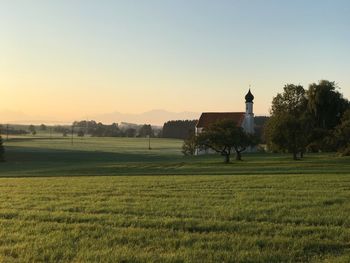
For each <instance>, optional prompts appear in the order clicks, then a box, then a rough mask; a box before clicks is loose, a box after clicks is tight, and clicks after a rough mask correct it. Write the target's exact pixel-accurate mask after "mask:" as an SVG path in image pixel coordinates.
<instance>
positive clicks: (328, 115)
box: [307, 80, 349, 129]
mask: <svg viewBox="0 0 350 263" xmlns="http://www.w3.org/2000/svg"><path fill="white" fill-rule="evenodd" d="M307 94H308V111H309V112H310V114H312V116H313V119H314V121H315V127H317V128H322V129H333V128H334V127H335V126H337V125H338V124H339V123H340V120H341V118H342V116H343V114H344V112H345V111H346V110H347V109H348V107H349V101H348V100H347V99H345V98H344V97H343V95H342V94H341V93H340V92H339V91H338V90H337V86H336V84H335V82H332V81H328V80H321V81H319V82H318V83H313V84H310V86H309V90H308V91H307Z"/></svg>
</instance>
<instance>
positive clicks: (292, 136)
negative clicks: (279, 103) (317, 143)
mask: <svg viewBox="0 0 350 263" xmlns="http://www.w3.org/2000/svg"><path fill="white" fill-rule="evenodd" d="M306 125H307V123H306V119H301V118H296V117H295V116H293V115H292V114H290V113H286V114H277V115H274V116H271V118H270V119H269V121H268V123H267V126H266V129H265V132H266V136H267V138H268V142H269V145H268V146H269V148H270V149H272V150H275V151H288V152H290V153H292V154H293V159H294V160H297V159H298V157H297V155H298V153H300V155H301V157H302V155H303V152H304V151H305V147H306V145H307V134H306V133H305V132H304V127H305V126H306Z"/></svg>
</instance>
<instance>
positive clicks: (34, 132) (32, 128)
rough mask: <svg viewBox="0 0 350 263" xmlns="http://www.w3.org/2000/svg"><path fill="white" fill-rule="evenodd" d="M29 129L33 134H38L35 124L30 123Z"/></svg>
mask: <svg viewBox="0 0 350 263" xmlns="http://www.w3.org/2000/svg"><path fill="white" fill-rule="evenodd" d="M28 130H29V132H30V133H31V134H32V135H35V134H36V130H35V126H34V125H29V127H28Z"/></svg>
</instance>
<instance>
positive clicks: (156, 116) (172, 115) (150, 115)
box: [90, 110, 200, 125]
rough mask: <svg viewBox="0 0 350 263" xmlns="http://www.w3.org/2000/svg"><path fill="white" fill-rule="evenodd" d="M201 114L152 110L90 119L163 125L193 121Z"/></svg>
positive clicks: (118, 113)
mask: <svg viewBox="0 0 350 263" xmlns="http://www.w3.org/2000/svg"><path fill="white" fill-rule="evenodd" d="M199 115H200V114H199V113H197V112H189V111H183V112H170V111H166V110H151V111H147V112H143V113H140V114H131V113H120V112H112V113H107V114H99V115H96V116H92V117H90V119H93V120H95V121H100V122H103V123H113V122H116V123H120V122H131V123H137V124H145V123H146V124H153V125H163V124H164V122H166V121H169V120H193V119H198V118H199Z"/></svg>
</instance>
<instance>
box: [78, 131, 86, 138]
mask: <svg viewBox="0 0 350 263" xmlns="http://www.w3.org/2000/svg"><path fill="white" fill-rule="evenodd" d="M77 135H78V137H84V135H85V133H84V131H83V130H82V129H79V130H78V133H77Z"/></svg>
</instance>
